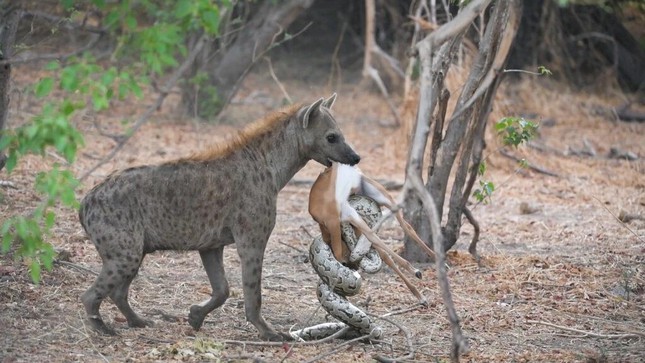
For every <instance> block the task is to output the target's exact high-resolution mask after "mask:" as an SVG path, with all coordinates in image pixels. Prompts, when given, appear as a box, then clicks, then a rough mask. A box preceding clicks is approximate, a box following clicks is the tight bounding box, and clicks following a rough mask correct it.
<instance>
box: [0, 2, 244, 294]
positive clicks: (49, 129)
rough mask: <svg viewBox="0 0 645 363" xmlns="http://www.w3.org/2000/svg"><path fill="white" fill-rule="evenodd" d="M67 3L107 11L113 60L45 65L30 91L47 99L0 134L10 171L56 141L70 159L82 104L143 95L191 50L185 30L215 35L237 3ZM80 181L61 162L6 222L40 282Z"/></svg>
mask: <svg viewBox="0 0 645 363" xmlns="http://www.w3.org/2000/svg"><path fill="white" fill-rule="evenodd" d="M61 5H62V6H63V8H64V9H67V11H68V14H70V18H72V17H73V16H74V15H75V14H76V13H79V12H82V10H78V9H89V8H93V9H97V10H100V11H101V13H103V14H105V16H104V17H103V19H102V20H103V25H104V27H105V28H106V29H107V31H108V32H109V33H110V34H111V36H112V37H113V38H114V39H115V40H116V48H115V51H114V53H113V54H112V57H111V60H113V61H112V62H109V63H108V64H106V62H99V61H97V60H96V59H95V58H94V57H93V56H92V54H91V53H89V52H86V53H84V54H82V55H81V56H78V57H72V58H69V59H66V60H64V61H63V62H50V63H49V64H47V65H46V66H45V68H44V70H45V71H46V72H47V76H45V77H43V78H41V79H40V80H39V81H38V82H36V83H35V84H34V85H33V87H31V91H32V92H33V94H34V95H35V96H36V97H37V98H40V99H43V100H45V99H47V100H48V101H46V102H44V103H43V106H42V109H41V111H40V112H39V113H38V114H37V115H36V116H34V117H33V118H32V120H31V122H30V123H28V124H26V125H24V126H21V127H18V128H16V129H12V130H4V132H3V133H2V135H1V136H2V137H1V138H0V151H3V152H5V153H7V156H8V158H7V163H6V170H7V172H8V173H11V172H12V171H13V170H14V169H15V167H16V166H17V164H18V163H19V161H20V158H21V157H23V156H24V155H27V154H36V155H41V156H44V155H45V154H46V152H47V150H48V149H50V148H53V149H54V150H56V151H57V152H58V153H60V154H61V155H62V156H63V157H64V158H65V160H66V161H67V163H68V164H72V163H73V162H74V160H75V158H76V153H77V150H78V148H79V147H81V146H83V137H82V135H81V134H80V132H79V131H78V130H77V129H76V128H75V127H74V125H73V122H72V121H73V119H74V116H75V115H76V114H77V113H78V112H79V111H81V110H85V109H87V108H91V109H92V110H93V111H94V112H96V113H99V114H100V113H101V112H104V111H106V110H108V109H110V107H112V106H113V100H114V99H125V98H127V97H130V96H131V95H134V96H136V97H142V96H143V90H142V89H143V87H144V86H145V85H146V84H147V83H148V82H149V79H150V78H151V77H155V76H161V75H164V74H165V73H166V72H167V71H168V69H170V68H173V67H176V66H177V65H178V61H177V59H178V58H179V57H181V56H184V55H185V54H186V46H185V44H186V43H187V42H186V37H187V35H188V34H190V33H191V32H201V31H203V32H206V33H207V34H209V35H216V34H217V33H218V28H219V24H220V9H221V8H223V7H231V6H232V5H231V2H230V1H220V2H217V1H213V0H179V1H174V0H162V1H153V0H138V1H134V0H122V1H118V2H107V1H105V0H89V1H73V0H61ZM138 19H143V21H139V20H138ZM78 185H79V182H78V180H76V178H75V177H74V175H73V173H72V172H71V171H70V170H67V169H65V167H63V166H61V165H58V164H55V165H54V166H53V168H52V169H51V170H50V171H49V172H46V173H40V174H38V176H37V177H36V180H35V184H34V188H35V190H36V191H37V192H38V193H39V194H40V195H41V196H42V200H41V202H40V204H38V206H37V207H36V208H35V209H34V210H33V211H32V212H31V213H30V214H29V215H21V216H13V217H11V218H9V219H7V220H6V221H4V222H3V224H2V226H0V232H1V238H2V252H3V253H6V252H8V251H9V250H10V249H11V246H12V244H16V247H17V248H16V256H17V257H21V258H23V259H24V260H25V261H26V262H27V263H28V266H29V269H30V274H31V277H32V279H33V280H34V282H38V281H39V280H40V277H41V266H44V267H45V268H47V269H51V267H52V262H53V260H54V257H55V252H54V249H53V247H52V246H51V244H49V243H47V242H46V241H45V238H46V236H47V235H48V234H49V233H50V231H51V229H52V227H53V226H54V224H55V222H56V215H55V213H54V212H53V211H52V208H53V207H55V206H57V205H62V206H64V207H68V208H77V207H78V202H77V200H76V196H75V192H74V191H75V188H76V187H77V186H78Z"/></svg>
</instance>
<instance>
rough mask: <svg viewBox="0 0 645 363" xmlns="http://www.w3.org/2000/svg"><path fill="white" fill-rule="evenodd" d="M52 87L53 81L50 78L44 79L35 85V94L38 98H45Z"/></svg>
mask: <svg viewBox="0 0 645 363" xmlns="http://www.w3.org/2000/svg"><path fill="white" fill-rule="evenodd" d="M53 87H54V79H53V78H51V77H45V78H43V79H41V80H40V81H39V82H38V83H36V90H35V94H36V97H38V98H43V97H45V96H47V95H48V94H49V93H50V92H51V91H52V88H53Z"/></svg>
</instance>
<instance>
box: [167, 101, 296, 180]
mask: <svg viewBox="0 0 645 363" xmlns="http://www.w3.org/2000/svg"><path fill="white" fill-rule="evenodd" d="M304 106H305V105H304V104H302V103H298V104H294V105H291V106H286V107H284V108H282V109H280V110H277V111H275V112H272V113H270V114H268V115H267V116H265V117H264V118H262V119H259V120H257V121H255V122H253V123H251V124H249V125H247V126H246V127H244V128H243V129H241V130H240V131H238V132H237V133H236V134H234V135H231V136H229V137H228V138H227V139H226V140H225V141H223V142H220V143H217V144H215V145H213V146H211V147H210V148H207V149H206V150H204V151H201V152H197V153H195V154H193V155H191V156H189V157H186V158H182V159H178V160H174V161H171V162H169V163H170V164H176V163H177V164H181V163H204V164H210V162H216V161H217V160H220V159H225V158H227V157H229V156H231V155H233V154H235V153H245V154H246V155H256V156H258V157H261V158H264V159H265V161H264V163H263V165H269V166H273V167H276V168H277V167H278V166H280V167H281V168H282V169H283V170H274V174H276V175H275V177H276V178H277V180H276V183H277V184H278V186H279V188H280V189H281V188H282V187H284V185H285V184H286V183H287V182H288V181H289V179H291V177H292V176H293V174H295V173H296V172H297V171H298V170H300V169H301V168H302V167H303V166H304V164H306V162H307V161H308V159H306V158H304V156H303V155H302V153H301V152H300V150H299V145H298V140H297V137H296V135H297V128H299V127H300V125H299V123H298V120H297V119H298V111H299V110H300V109H301V108H303V107H304ZM249 157H250V156H249ZM287 159H293V160H291V162H286V160H287Z"/></svg>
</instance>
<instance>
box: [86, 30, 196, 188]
mask: <svg viewBox="0 0 645 363" xmlns="http://www.w3.org/2000/svg"><path fill="white" fill-rule="evenodd" d="M207 39H208V37H207V36H206V35H202V36H201V38H200V39H199V40H198V41H197V43H196V44H195V47H194V48H193V49H192V50H191V52H190V54H188V57H186V59H185V60H184V62H183V63H182V64H181V66H179V68H177V70H175V73H173V75H172V76H171V77H170V79H168V81H167V82H166V83H165V85H164V87H163V88H162V90H161V94H159V97H157V101H156V102H155V103H154V104H153V105H152V106H150V107H148V109H147V110H146V111H145V112H144V113H143V115H141V116H140V117H139V119H138V120H137V121H136V122H135V123H134V125H132V128H130V130H129V131H128V132H127V133H126V134H125V135H123V138H122V139H120V141H119V142H118V143H117V145H116V146H115V147H114V149H112V151H111V152H110V153H109V154H108V155H106V156H105V157H103V158H102V159H101V160H100V161H99V162H98V163H96V164H95V165H94V166H93V167H91V168H90V169H89V170H88V171H86V172H85V173H84V174H83V175H81V176H80V177H79V181H83V180H85V179H86V178H87V177H88V176H90V175H91V174H92V173H93V172H94V171H95V170H96V169H98V168H99V167H101V166H102V165H104V164H105V163H107V162H108V161H109V160H110V159H112V158H113V157H114V155H116V154H117V153H118V152H119V151H120V150H121V149H122V148H123V147H124V146H125V144H126V143H127V142H128V141H129V140H130V139H131V138H132V136H134V134H135V133H136V132H137V131H138V130H139V128H141V126H143V124H144V123H146V121H148V119H149V118H150V116H152V114H153V113H154V112H155V111H156V110H157V109H159V107H161V105H162V104H163V101H164V100H165V99H166V97H167V96H168V94H169V92H170V89H172V87H174V85H175V84H176V83H177V81H179V78H181V76H182V75H183V74H184V73H185V72H186V71H187V70H188V68H189V67H190V66H191V64H192V63H193V61H194V60H195V57H196V56H197V54H199V53H200V52H201V50H202V48H203V47H204V45H205V44H206V42H207Z"/></svg>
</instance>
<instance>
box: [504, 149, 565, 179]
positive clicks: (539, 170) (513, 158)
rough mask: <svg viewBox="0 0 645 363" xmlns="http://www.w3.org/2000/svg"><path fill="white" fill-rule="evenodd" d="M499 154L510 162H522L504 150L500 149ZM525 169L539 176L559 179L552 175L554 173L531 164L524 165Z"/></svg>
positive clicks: (557, 175) (557, 176)
mask: <svg viewBox="0 0 645 363" xmlns="http://www.w3.org/2000/svg"><path fill="white" fill-rule="evenodd" d="M499 153H500V154H502V155H503V156H505V157H507V158H509V159H511V160H514V161H516V162H520V161H522V159H520V158H518V157H517V156H515V155H513V154H511V153H509V152H508V151H506V150H504V149H501V150H500V151H499ZM526 167H527V168H529V169H531V170H533V171H535V172H537V173H540V174H544V175H548V176H552V177H555V178H559V177H560V175H559V174H556V173H554V172H552V171H549V170H546V169H544V168H542V167H539V166H537V165H533V164H531V163H527V164H526Z"/></svg>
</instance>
